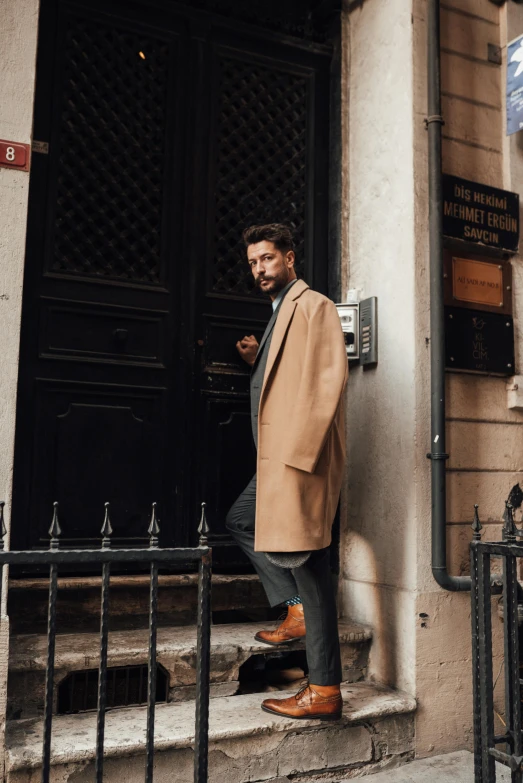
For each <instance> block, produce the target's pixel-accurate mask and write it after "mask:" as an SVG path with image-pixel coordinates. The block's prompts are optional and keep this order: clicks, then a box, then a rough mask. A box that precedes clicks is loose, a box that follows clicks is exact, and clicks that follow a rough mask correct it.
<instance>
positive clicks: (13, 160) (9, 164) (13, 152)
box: [0, 139, 30, 171]
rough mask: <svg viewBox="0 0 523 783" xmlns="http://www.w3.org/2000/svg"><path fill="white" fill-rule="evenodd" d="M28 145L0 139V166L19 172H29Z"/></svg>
mask: <svg viewBox="0 0 523 783" xmlns="http://www.w3.org/2000/svg"><path fill="white" fill-rule="evenodd" d="M29 157H30V156H29V144H19V143H18V142H15V141H3V140H2V139H0V166H3V167H4V168H9V169H18V170H19V171H28V170H29Z"/></svg>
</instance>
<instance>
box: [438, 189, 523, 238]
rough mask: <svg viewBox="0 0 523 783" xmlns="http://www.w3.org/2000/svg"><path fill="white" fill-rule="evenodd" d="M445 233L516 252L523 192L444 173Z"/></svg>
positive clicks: (449, 235) (448, 235)
mask: <svg viewBox="0 0 523 783" xmlns="http://www.w3.org/2000/svg"><path fill="white" fill-rule="evenodd" d="M443 233H444V234H445V236H447V237H452V238H454V239H461V240H463V241H465V242H472V243H475V244H481V245H486V246H487V247H495V248H498V249H500V250H508V251H510V252H512V253H514V252H516V251H517V249H518V245H519V195H518V194H517V193H511V192H510V191H508V190H500V189H499V188H491V187H490V186H489V185H482V184H481V183H479V182H471V181H469V180H467V179H461V178H460V177H454V176H452V175H450V174H444V175H443Z"/></svg>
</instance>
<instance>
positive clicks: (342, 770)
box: [6, 682, 416, 783]
mask: <svg viewBox="0 0 523 783" xmlns="http://www.w3.org/2000/svg"><path fill="white" fill-rule="evenodd" d="M342 691H343V698H344V713H343V718H342V720H341V721H339V722H336V723H325V722H321V721H296V720H292V719H288V718H280V717H277V716H275V715H270V714H268V713H265V712H263V711H262V710H261V709H260V701H261V698H262V697H261V694H248V695H243V696H231V697H219V698H216V699H213V700H212V701H211V708H210V734H209V739H210V756H209V782H210V783H223V781H227V783H255V782H256V781H277V780H281V779H282V778H283V779H286V777H287V776H291V778H292V781H293V782H294V781H301V780H307V781H310V780H320V779H321V780H322V781H326V780H327V781H328V780H330V781H335V780H340V779H341V778H342V777H344V776H346V775H348V776H350V777H353V776H357V775H360V774H368V773H369V772H370V771H372V770H377V769H379V768H380V767H383V766H387V767H388V766H390V765H393V764H398V763H401V762H404V761H407V760H409V759H410V758H411V757H412V755H413V711H414V709H415V706H416V704H415V700H414V699H413V698H412V697H410V696H408V695H406V694H403V693H400V692H397V691H392V690H390V689H387V688H384V687H380V686H378V685H373V684H370V683H367V682H361V683H354V684H345V685H343V686H342ZM286 695H287V694H284V693H282V694H271V696H274V697H276V698H279V697H282V698H283V697H285V696H286ZM145 720H146V710H145V708H143V707H140V708H132V709H121V710H113V711H111V712H109V713H108V714H107V724H106V739H105V753H106V762H105V766H104V778H105V780H106V781H115V783H116V781H121V780H125V781H126V783H141V781H143V778H144V758H145V757H144V749H145ZM95 728H96V715H95V714H94V713H84V714H80V715H72V716H57V717H55V719H54V721H53V742H52V772H51V781H52V783H59V782H60V783H73V782H74V783H80V781H81V782H82V783H87V781H92V780H94V756H95ZM155 740H156V742H155V744H156V748H157V753H156V756H155V769H154V779H155V781H156V783H164V782H165V783H172V781H176V783H191V782H192V763H193V750H192V747H193V742H194V702H184V703H177V704H176V703H173V704H164V705H159V706H158V708H157V719H156V732H155ZM41 754H42V720H41V719H40V718H37V719H29V720H18V721H12V722H10V724H9V725H8V730H7V753H6V778H7V783H37V781H39V780H40V765H41Z"/></svg>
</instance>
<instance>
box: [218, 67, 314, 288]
mask: <svg viewBox="0 0 523 783" xmlns="http://www.w3.org/2000/svg"><path fill="white" fill-rule="evenodd" d="M220 67H221V89H220V97H221V106H220V117H219V128H218V161H217V181H216V194H215V196H216V202H215V209H216V221H215V248H216V254H215V258H214V266H213V282H212V288H213V290H214V291H216V292H219V293H227V294H237V295H238V294H239V295H244V294H249V293H251V291H252V289H253V281H252V276H251V274H250V272H249V269H248V267H247V264H246V263H245V259H244V253H243V248H242V246H241V244H240V242H239V239H240V238H241V232H242V230H243V229H244V228H246V227H247V226H249V225H252V224H255V223H258V224H260V223H276V222H277V223H287V224H289V225H291V226H292V227H293V229H294V233H295V238H296V258H297V271H298V273H299V272H300V269H301V267H302V266H303V259H304V223H305V202H306V173H305V169H306V158H307V92H308V80H307V78H306V77H304V76H299V75H296V74H292V73H288V72H285V71H282V70H276V69H275V68H269V67H265V66H263V65H259V64H253V63H248V62H242V61H241V60H237V59H233V58H225V57H222V58H221V60H220Z"/></svg>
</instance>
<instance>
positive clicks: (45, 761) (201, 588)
mask: <svg viewBox="0 0 523 783" xmlns="http://www.w3.org/2000/svg"><path fill="white" fill-rule="evenodd" d="M0 531H1V539H0V567H1V566H4V565H48V566H49V610H48V628H47V669H46V685H45V708H44V735H43V752H42V783H48V781H49V774H50V768H51V735H52V722H53V701H54V662H55V643H56V602H57V592H58V568H59V567H60V566H69V567H70V566H77V565H88V566H91V567H97V566H100V565H101V567H102V587H101V610H100V663H99V668H98V703H97V715H96V759H95V778H96V783H102V778H103V765H104V733H105V714H106V705H107V652H108V636H109V625H108V621H109V587H110V577H111V565H112V564H113V563H141V564H144V563H145V564H149V565H150V572H151V579H150V597H149V658H148V683H147V733H146V748H145V752H146V766H145V782H146V783H152V780H153V763H154V717H155V706H156V668H157V667H156V632H157V604H158V569H159V568H160V567H161V566H163V567H168V566H172V565H173V564H177V565H183V566H186V565H190V564H194V563H198V568H199V571H198V611H197V659H196V715H195V741H194V782H195V783H207V777H208V776H207V756H208V733H209V667H210V643H211V549H210V547H209V545H208V534H209V528H208V525H207V521H206V517H205V504H202V516H201V520H200V526H199V528H198V532H199V536H200V538H199V545H198V546H197V547H193V548H179V549H165V548H161V547H159V546H158V535H159V532H160V528H159V524H158V518H157V513H156V504H155V503H153V507H152V516H151V524H150V525H149V530H148V532H149V547H147V548H141V549H138V548H137V549H112V548H111V534H112V527H111V521H110V515H109V504H108V503H106V504H105V518H104V522H103V525H102V529H101V535H102V543H101V548H100V549H81V550H73V549H61V548H60V534H61V530H60V524H59V521H58V504H57V503H55V504H54V513H53V519H52V523H51V527H50V529H49V535H50V537H51V541H50V545H49V549H48V550H40V551H36V550H33V551H25V552H13V551H5V550H4V537H5V535H6V528H5V523H4V503H0Z"/></svg>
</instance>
